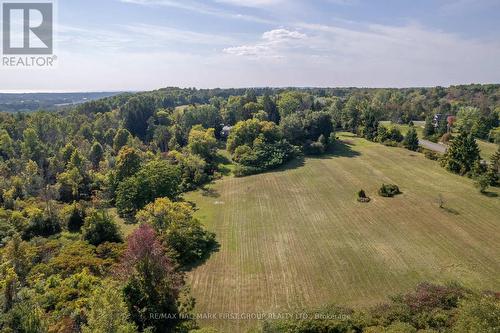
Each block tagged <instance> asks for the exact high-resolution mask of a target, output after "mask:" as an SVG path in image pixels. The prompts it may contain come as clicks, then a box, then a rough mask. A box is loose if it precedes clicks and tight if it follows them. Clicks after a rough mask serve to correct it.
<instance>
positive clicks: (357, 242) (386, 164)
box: [185, 134, 500, 332]
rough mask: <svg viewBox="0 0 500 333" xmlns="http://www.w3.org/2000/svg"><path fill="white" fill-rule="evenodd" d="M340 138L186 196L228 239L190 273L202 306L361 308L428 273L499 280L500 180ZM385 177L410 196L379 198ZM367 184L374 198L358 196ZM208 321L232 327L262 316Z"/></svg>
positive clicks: (441, 278)
mask: <svg viewBox="0 0 500 333" xmlns="http://www.w3.org/2000/svg"><path fill="white" fill-rule="evenodd" d="M341 138H342V139H343V140H344V142H345V143H344V144H339V145H338V146H337V153H336V154H334V155H330V156H326V157H323V158H310V159H306V160H305V161H304V163H299V162H297V163H295V164H292V165H289V166H288V167H287V168H284V169H282V170H278V171H275V172H270V173H266V174H261V175H256V176H251V177H245V178H233V177H225V178H223V179H221V180H219V181H217V182H216V183H214V184H213V185H211V186H210V189H211V190H210V191H197V192H192V193H189V194H187V195H186V196H185V197H186V199H187V200H190V201H193V202H195V203H196V204H197V206H198V208H199V211H198V212H197V215H198V217H199V218H200V219H201V220H202V221H203V222H204V223H205V224H206V225H207V227H208V228H209V229H210V230H213V231H215V232H216V233H217V239H218V241H219V243H220V250H219V252H217V253H214V254H213V255H212V256H211V257H210V258H209V259H208V261H207V262H206V263H205V264H203V265H201V266H199V267H198V268H196V269H195V270H194V271H192V272H191V273H190V274H189V282H190V284H191V287H192V293H193V295H194V296H195V297H196V300H197V312H199V313H252V312H261V311H262V312H280V311H287V310H289V309H298V308H303V307H315V306H320V305H322V304H325V303H331V302H335V303H338V304H343V305H350V306H365V305H370V304H374V303H377V302H379V301H382V300H384V299H385V297H386V296H387V295H391V294H394V293H396V292H399V291H406V290H408V289H410V288H412V287H414V286H415V284H417V283H418V282H421V281H424V280H428V281H434V282H445V281H449V280H458V281H460V282H462V283H464V284H465V285H467V286H472V287H477V288H490V289H496V290H499V289H500V279H499V278H498V276H500V263H499V261H498V258H500V248H499V246H498V244H500V231H499V230H500V229H499V228H500V197H498V195H499V192H500V191H498V189H497V190H493V192H491V193H489V196H485V195H482V194H480V193H479V192H478V191H477V190H476V189H475V188H474V187H473V185H472V182H471V181H470V180H469V179H467V178H464V177H459V176H456V175H452V174H450V173H448V172H446V171H445V170H443V169H442V168H441V167H439V165H438V163H437V162H434V161H430V160H427V159H425V158H424V157H423V156H422V155H421V154H418V153H413V152H410V151H408V150H404V149H401V148H389V147H385V146H383V145H380V144H375V143H371V142H368V141H366V140H363V139H359V138H356V137H354V136H351V135H349V134H341ZM383 182H385V183H395V184H398V185H399V186H400V188H401V190H402V192H403V194H402V195H399V196H397V197H395V198H392V199H389V198H381V197H379V196H378V195H377V194H376V191H377V189H378V187H380V185H381V184H382V183H383ZM361 188H363V189H364V190H365V191H366V192H367V194H368V195H369V196H371V198H372V201H371V202H370V203H367V204H362V203H358V202H357V201H356V192H357V191H358V190H359V189H361ZM439 194H441V195H442V197H443V198H444V202H445V204H444V209H442V208H439V206H438V203H437V201H438V200H437V199H438V195H439ZM201 323H202V324H203V325H206V326H214V327H217V328H219V329H222V330H223V331H224V332H237V331H240V332H241V331H246V330H247V329H248V328H250V327H254V326H255V325H258V324H257V323H256V322H253V321H238V320H226V321H221V320H213V321H202V322H201Z"/></svg>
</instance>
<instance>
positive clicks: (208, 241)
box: [136, 198, 216, 266]
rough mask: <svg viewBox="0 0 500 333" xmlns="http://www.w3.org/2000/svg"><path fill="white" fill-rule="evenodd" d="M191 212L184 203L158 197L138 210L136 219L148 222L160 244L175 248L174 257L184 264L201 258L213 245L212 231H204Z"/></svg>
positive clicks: (213, 236) (190, 208)
mask: <svg viewBox="0 0 500 333" xmlns="http://www.w3.org/2000/svg"><path fill="white" fill-rule="evenodd" d="M193 213H194V211H193V208H192V207H191V206H190V205H188V204H187V203H184V202H172V201H170V200H169V199H167V198H158V199H156V200H155V201H154V202H152V203H150V204H148V205H147V206H146V207H144V209H143V210H141V211H139V212H138V213H137V215H136V219H137V221H139V222H141V223H149V224H151V225H152V226H153V227H154V228H155V230H156V231H157V232H158V234H159V237H160V239H162V241H163V244H164V245H165V246H167V247H168V248H171V249H173V250H174V251H175V253H176V258H175V259H177V260H178V261H179V262H180V263H181V264H182V265H184V266H186V265H190V264H193V263H195V262H197V261H199V260H201V259H203V258H204V257H205V256H206V255H207V254H208V253H209V252H210V251H211V250H212V249H213V248H214V246H215V244H216V242H215V234H213V233H211V232H208V231H206V230H205V229H204V228H203V225H202V224H201V223H200V221H198V220H197V219H195V218H194V217H193Z"/></svg>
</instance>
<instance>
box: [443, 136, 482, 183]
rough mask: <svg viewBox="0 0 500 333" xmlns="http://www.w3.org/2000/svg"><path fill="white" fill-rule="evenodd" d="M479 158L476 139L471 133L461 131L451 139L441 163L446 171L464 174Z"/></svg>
mask: <svg viewBox="0 0 500 333" xmlns="http://www.w3.org/2000/svg"><path fill="white" fill-rule="evenodd" d="M480 160H481V157H480V155H479V147H478V145H477V143H476V140H475V139H474V137H473V136H472V135H469V134H467V133H465V132H462V133H460V134H459V135H458V136H457V137H455V139H453V141H452V143H451V145H450V147H449V148H448V150H447V151H446V153H445V154H444V156H443V158H442V160H441V165H442V166H443V167H444V168H446V169H447V170H448V171H451V172H454V173H458V174H461V175H465V174H467V173H469V172H470V171H471V170H472V168H473V167H474V164H476V163H479V162H480Z"/></svg>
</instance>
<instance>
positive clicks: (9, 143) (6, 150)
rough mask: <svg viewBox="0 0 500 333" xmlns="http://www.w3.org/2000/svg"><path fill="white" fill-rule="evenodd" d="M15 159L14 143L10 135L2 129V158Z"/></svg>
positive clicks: (0, 136)
mask: <svg viewBox="0 0 500 333" xmlns="http://www.w3.org/2000/svg"><path fill="white" fill-rule="evenodd" d="M12 157H14V141H13V140H12V138H11V137H10V135H9V133H8V132H7V131H6V130H4V129H2V130H0V158H3V159H4V160H7V159H9V158H12Z"/></svg>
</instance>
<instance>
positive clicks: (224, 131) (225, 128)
mask: <svg viewBox="0 0 500 333" xmlns="http://www.w3.org/2000/svg"><path fill="white" fill-rule="evenodd" d="M231 128H232V126H227V125H225V126H223V127H222V130H221V131H220V136H221V137H223V138H227V137H228V136H229V133H231Z"/></svg>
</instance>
